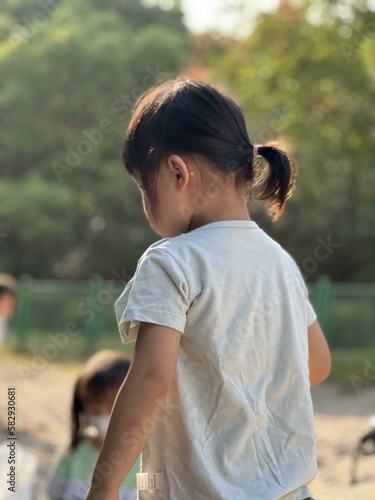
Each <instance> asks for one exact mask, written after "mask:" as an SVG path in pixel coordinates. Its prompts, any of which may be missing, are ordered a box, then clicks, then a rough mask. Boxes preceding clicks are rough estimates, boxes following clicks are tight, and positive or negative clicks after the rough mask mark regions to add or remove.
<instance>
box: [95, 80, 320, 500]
mask: <svg viewBox="0 0 375 500" xmlns="http://www.w3.org/2000/svg"><path fill="white" fill-rule="evenodd" d="M258 156H262V157H263V158H264V160H266V162H267V163H268V167H267V168H266V166H264V167H263V166H262V168H260V166H259V163H260V162H259V161H258V160H254V159H255V158H256V157H258ZM123 158H124V163H125V166H126V169H127V170H128V172H129V173H130V175H131V176H132V177H133V179H134V181H135V182H136V183H137V184H138V186H139V188H140V190H141V192H142V197H143V203H144V209H145V212H146V215H147V217H148V219H149V221H150V224H151V226H152V227H153V228H154V230H155V231H156V232H157V233H158V234H159V235H160V236H161V237H162V239H161V240H159V241H158V242H156V243H154V244H153V245H151V246H150V247H149V248H148V249H147V250H146V252H145V253H144V254H143V256H142V257H141V259H140V260H139V263H138V267H137V270H136V273H135V275H134V277H133V278H132V280H131V281H130V282H129V283H128V285H127V286H126V288H125V290H124V292H123V294H122V296H121V297H120V299H119V300H118V302H117V304H116V310H117V315H118V322H119V325H120V331H121V335H122V339H123V341H124V342H130V341H134V340H136V348H135V355H134V359H133V363H132V367H131V370H130V372H129V376H128V377H127V379H126V381H125V383H124V384H123V386H122V388H121V389H120V391H119V394H118V396H117V399H116V402H115V405H114V408H113V411H112V415H111V420H110V425H109V428H108V432H107V435H106V439H105V442H104V445H103V448H102V450H101V453H100V455H99V458H98V462H97V465H96V468H95V471H94V475H93V478H92V484H91V488H90V490H89V494H88V496H87V497H86V498H87V499H89V500H92V499H100V500H107V499H108V500H115V499H117V498H118V488H119V485H120V484H121V482H122V481H123V479H124V477H126V476H127V474H128V473H129V471H130V469H131V467H132V466H133V464H134V461H135V460H136V457H137V456H138V454H139V453H140V452H141V451H142V450H143V454H142V474H140V475H139V476H138V478H137V479H138V490H139V492H138V495H139V499H163V500H167V499H173V500H203V499H215V500H216V499H222V500H257V499H258V500H274V499H279V498H282V499H283V500H301V499H304V498H308V497H311V492H310V491H309V489H308V488H307V487H306V485H307V484H308V483H309V482H310V481H311V480H312V479H313V478H314V476H315V475H316V472H317V461H316V455H315V436H314V422H313V409H312V403H311V397H310V384H314V383H318V382H321V381H322V380H324V379H325V378H326V377H327V376H328V374H329V371H330V354H329V350H328V347H327V344H326V342H325V339H324V336H323V333H322V331H321V329H320V327H319V325H318V323H317V322H316V316H315V313H314V311H313V309H312V307H311V305H310V303H309V301H308V297H307V290H306V286H305V284H304V282H303V279H302V276H301V273H300V271H299V269H298V267H297V265H296V264H295V262H294V261H293V259H292V258H291V257H290V255H289V254H288V253H287V252H286V251H285V250H283V249H282V248H281V247H280V245H278V244H277V243H276V242H275V241H273V240H272V239H271V238H270V237H269V236H267V235H266V234H265V233H264V232H263V231H262V230H261V229H260V228H259V227H258V226H257V224H256V223H255V222H253V221H252V220H251V219H250V217H249V214H248V209H247V202H248V200H249V199H250V198H252V199H261V200H266V201H267V202H268V206H269V209H270V211H271V213H272V215H273V216H274V218H276V217H277V216H278V215H279V214H280V213H281V212H282V209H283V207H284V204H285V201H286V199H287V198H288V197H289V195H290V194H291V191H292V189H293V187H294V181H293V179H294V177H293V172H292V167H291V163H290V159H289V158H288V156H287V154H286V153H284V152H283V151H281V150H278V149H276V148H275V147H273V146H259V145H258V146H257V145H253V144H252V143H251V142H250V139H249V137H248V135H247V131H246V126H245V120H244V116H243V114H242V112H241V110H240V108H239V107H238V105H237V104H236V103H235V102H233V100H232V99H230V98H229V97H227V96H225V95H223V94H222V93H221V92H219V91H218V90H217V89H215V88H214V87H212V86H211V85H207V84H205V83H202V82H199V81H189V80H175V81H168V82H166V83H164V84H162V85H161V86H159V87H158V88H156V89H154V90H151V91H150V92H148V93H147V94H146V95H145V96H143V98H142V99H141V100H140V102H139V103H138V106H137V108H136V109H135V112H134V114H133V117H132V120H131V122H130V125H129V128H128V132H127V136H126V139H125V144H124V151H123ZM108 470H110V473H107V471H108Z"/></svg>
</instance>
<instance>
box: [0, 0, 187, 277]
mask: <svg viewBox="0 0 375 500" xmlns="http://www.w3.org/2000/svg"><path fill="white" fill-rule="evenodd" d="M52 4H53V5H52ZM49 6H50V10H49V11H47V10H44V7H45V4H43V3H42V2H37V1H33V2H30V1H26V0H18V1H15V0H14V1H13V0H12V1H10V0H6V1H5V2H3V3H2V6H1V8H0V35H1V42H0V74H1V75H2V76H3V78H2V82H1V92H0V129H1V134H0V141H1V145H0V168H1V177H2V179H1V184H0V196H1V214H2V215H1V220H0V233H1V234H2V235H3V238H2V244H1V254H0V255H1V260H0V265H1V268H2V269H4V270H5V269H6V270H7V271H8V272H12V273H14V274H15V275H19V274H21V273H24V272H28V273H30V274H31V275H32V276H34V277H50V276H61V277H73V276H74V277H80V278H83V277H87V276H89V275H90V274H91V273H99V274H102V275H103V277H105V276H108V277H109V276H110V271H111V270H112V269H113V268H114V269H122V268H123V267H124V265H125V266H126V268H127V270H128V273H129V274H131V272H132V271H133V269H134V265H135V263H136V261H137V259H138V258H139V255H140V254H141V253H142V252H143V250H144V249H145V247H146V246H147V245H148V244H149V243H150V242H151V241H154V240H155V239H156V235H155V234H153V233H152V231H151V230H150V229H149V228H148V225H147V223H146V221H145V218H144V216H143V215H142V211H141V210H140V197H139V193H138V192H137V190H136V188H135V187H134V186H133V183H132V181H131V179H129V178H128V177H127V176H126V175H125V172H124V171H123V170H122V168H121V160H120V150H121V142H122V137H123V135H124V132H125V129H126V125H127V120H128V118H129V116H130V111H131V108H132V107H133V105H134V103H135V101H136V100H137V98H138V97H139V95H140V94H141V93H143V92H144V91H145V90H147V88H149V87H150V86H153V85H156V84H158V83H160V82H161V81H163V80H165V79H166V78H167V77H168V76H173V75H176V74H178V72H179V71H180V69H181V68H182V67H183V66H184V65H185V63H186V60H187V58H188V55H189V43H188V36H187V32H186V29H185V27H184V25H183V24H182V20H181V19H182V15H181V13H180V11H179V10H178V9H171V10H169V11H166V10H162V9H160V8H157V7H154V8H150V9H146V8H143V7H142V6H141V4H140V2H139V1H137V0H129V1H127V2H123V1H120V0H106V1H104V0H95V1H94V2H93V1H89V0H81V1H80V2H58V1H57V0H56V1H55V2H49ZM4 76H6V78H4Z"/></svg>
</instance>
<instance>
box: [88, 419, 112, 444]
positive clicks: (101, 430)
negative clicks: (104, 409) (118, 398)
mask: <svg viewBox="0 0 375 500" xmlns="http://www.w3.org/2000/svg"><path fill="white" fill-rule="evenodd" d="M87 422H88V424H89V426H90V427H94V428H95V429H96V431H97V436H98V437H100V438H102V439H104V438H105V434H106V432H107V429H108V424H109V415H92V414H91V413H89V414H88V415H87Z"/></svg>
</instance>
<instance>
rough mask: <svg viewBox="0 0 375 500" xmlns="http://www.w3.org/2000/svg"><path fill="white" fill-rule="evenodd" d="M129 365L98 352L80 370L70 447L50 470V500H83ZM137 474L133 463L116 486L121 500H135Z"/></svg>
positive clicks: (119, 356) (119, 357) (113, 355)
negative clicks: (53, 468) (120, 483)
mask: <svg viewBox="0 0 375 500" xmlns="http://www.w3.org/2000/svg"><path fill="white" fill-rule="evenodd" d="M129 366H130V362H129V360H128V359H127V358H126V357H125V356H123V355H122V354H120V353H117V352H115V351H101V352H98V353H97V354H95V355H94V356H92V357H91V358H90V359H89V360H88V362H87V363H86V365H85V367H84V368H83V371H82V372H81V374H80V376H79V377H78V379H77V381H76V384H75V387H74V393H73V403H72V413H71V418H72V427H71V441H70V445H69V446H68V447H67V448H66V449H65V450H64V452H63V453H62V455H61V456H60V458H59V460H58V462H57V465H56V467H55V470H54V471H53V475H52V477H51V480H50V483H49V487H48V493H49V498H50V499H53V500H55V499H59V500H68V499H69V500H70V499H74V500H80V499H81V500H82V499H84V498H85V495H86V493H87V490H88V488H89V483H90V478H91V476H92V472H93V470H94V466H95V462H96V460H97V458H98V456H99V450H100V448H101V446H102V444H103V439H104V436H105V432H106V428H107V426H108V420H109V415H110V413H111V409H112V406H113V402H114V400H115V397H116V394H117V391H118V389H119V387H120V385H121V383H122V382H123V380H124V378H125V377H126V375H127V373H128V370H129ZM138 471H139V464H138V463H136V465H135V466H134V467H133V469H132V470H131V471H130V473H129V474H128V476H127V478H126V480H125V481H124V482H123V483H122V485H121V486H120V492H121V495H120V498H121V499H122V500H135V498H136V495H137V493H136V473H137V472H138Z"/></svg>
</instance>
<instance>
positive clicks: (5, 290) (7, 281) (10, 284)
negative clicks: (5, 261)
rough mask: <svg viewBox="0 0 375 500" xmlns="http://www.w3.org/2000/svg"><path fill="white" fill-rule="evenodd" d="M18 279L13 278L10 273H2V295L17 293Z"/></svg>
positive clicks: (0, 293)
mask: <svg viewBox="0 0 375 500" xmlns="http://www.w3.org/2000/svg"><path fill="white" fill-rule="evenodd" d="M17 288H18V285H17V280H16V279H15V278H13V276H11V275H10V274H6V273H0V297H1V296H2V295H13V296H14V297H15V296H16V294H17Z"/></svg>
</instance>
